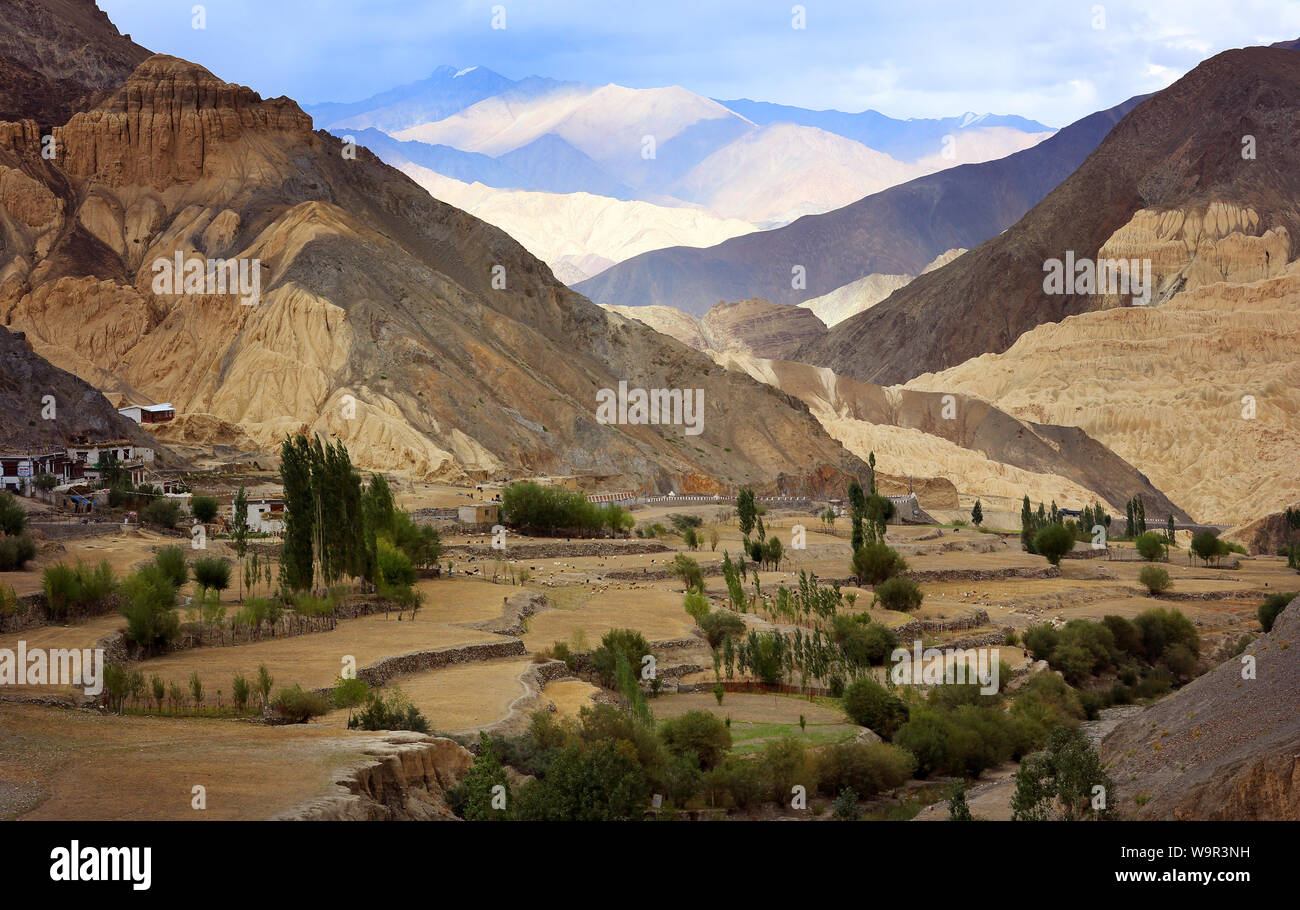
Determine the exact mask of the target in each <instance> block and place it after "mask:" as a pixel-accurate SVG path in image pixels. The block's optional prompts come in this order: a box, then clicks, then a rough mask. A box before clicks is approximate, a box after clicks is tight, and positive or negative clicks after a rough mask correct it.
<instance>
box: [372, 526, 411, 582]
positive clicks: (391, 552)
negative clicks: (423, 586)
mask: <svg viewBox="0 0 1300 910" xmlns="http://www.w3.org/2000/svg"><path fill="white" fill-rule="evenodd" d="M375 556H376V559H377V561H378V565H379V578H380V580H381V581H382V582H383V583H384V584H386V585H399V586H400V585H407V586H409V585H413V584H415V567H414V566H412V565H411V559H410V557H409V556H407V555H406V554H405V553H403V552H402V551H401V550H399V549H398V548H397V547H396V546H394V545H393V544H391V543H389V542H388V541H387V540H386V539H385V538H382V537H381V538H379V539H378V540H377V541H375Z"/></svg>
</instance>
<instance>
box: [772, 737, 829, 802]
mask: <svg viewBox="0 0 1300 910" xmlns="http://www.w3.org/2000/svg"><path fill="white" fill-rule="evenodd" d="M761 761H762V762H763V766H764V768H766V770H767V773H768V775H769V780H770V782H771V787H772V790H771V792H772V799H773V800H774V801H775V802H777V803H781V804H784V805H787V806H788V805H790V797H791V791H792V790H793V789H794V785H795V784H800V785H802V786H803V787H805V788H806V789H807V790H808V792H812V791H814V790H816V789H817V767H816V765H815V764H814V762H813V760H812V755H811V754H810V752H809V750H808V747H807V746H806V745H805V744H804V743H803V742H802V741H801V740H798V739H795V738H794V737H793V736H779V737H776V738H775V739H769V740H768V741H767V742H766V743H764V744H763V752H762V758H761Z"/></svg>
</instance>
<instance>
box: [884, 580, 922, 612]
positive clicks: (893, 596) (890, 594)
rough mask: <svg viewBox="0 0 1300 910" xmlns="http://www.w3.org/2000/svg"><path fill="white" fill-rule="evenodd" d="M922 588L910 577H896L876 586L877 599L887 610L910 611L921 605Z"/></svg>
mask: <svg viewBox="0 0 1300 910" xmlns="http://www.w3.org/2000/svg"><path fill="white" fill-rule="evenodd" d="M923 596H924V595H922V594H921V588H920V586H919V585H917V583H916V582H914V581H912V579H910V578H902V577H894V578H889V579H886V580H885V581H883V582H881V583H880V584H879V585H877V586H876V600H877V601H878V602H879V603H880V605H881V606H882V607H884V608H885V609H886V610H897V611H898V612H899V613H910V612H912V611H913V610H915V609H916V608H917V607H919V606H921V598H922V597H923Z"/></svg>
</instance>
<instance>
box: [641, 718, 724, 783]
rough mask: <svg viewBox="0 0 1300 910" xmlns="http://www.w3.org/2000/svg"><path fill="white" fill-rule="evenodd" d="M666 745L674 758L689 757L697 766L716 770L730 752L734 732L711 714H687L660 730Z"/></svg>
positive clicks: (667, 722)
mask: <svg viewBox="0 0 1300 910" xmlns="http://www.w3.org/2000/svg"><path fill="white" fill-rule="evenodd" d="M659 735H660V736H661V737H662V738H663V741H664V745H665V746H666V747H667V749H668V751H669V752H670V753H672V754H673V755H690V756H692V758H693V759H694V761H695V762H696V764H697V766H698V767H699V768H700V769H702V770H704V771H708V770H710V769H712V768H716V767H717V766H718V765H720V764H721V763H722V760H723V759H724V758H726V757H727V753H728V752H729V751H730V750H731V731H730V730H729V729H728V728H727V725H726V723H725V722H724V721H723V720H722V718H720V717H718V716H717V715H715V714H712V713H710V712H708V711H687V712H686V713H685V714H682V715H681V716H679V717H674V718H672V719H670V720H666V721H664V722H663V724H661V725H660V727H659Z"/></svg>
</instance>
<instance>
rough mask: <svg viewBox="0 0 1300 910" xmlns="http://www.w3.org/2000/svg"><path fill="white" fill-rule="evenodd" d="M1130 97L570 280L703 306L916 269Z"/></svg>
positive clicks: (1051, 177)
mask: <svg viewBox="0 0 1300 910" xmlns="http://www.w3.org/2000/svg"><path fill="white" fill-rule="evenodd" d="M1139 101H1141V99H1140V98H1133V99H1130V100H1128V101H1126V102H1124V103H1123V104H1120V105H1117V106H1115V107H1113V108H1111V109H1110V110H1107V111H1102V112H1100V113H1097V114H1092V115H1090V116H1088V117H1085V118H1083V119H1082V120H1080V121H1078V122H1076V123H1073V124H1071V125H1070V126H1068V127H1066V128H1065V129H1063V130H1061V131H1060V132H1058V133H1056V134H1055V135H1053V136H1052V137H1050V138H1049V139H1046V140H1044V141H1043V142H1041V143H1039V144H1037V145H1035V146H1033V147H1032V148H1028V149H1025V150H1023V151H1020V152H1017V153H1015V154H1012V155H1008V156H1007V157H1005V158H999V159H998V160H995V161H986V162H983V163H979V164H967V165H962V166H960V167H954V168H950V169H948V170H945V171H941V172H939V173H937V174H930V175H927V176H924V177H919V178H917V179H915V180H911V181H909V182H907V183H904V184H901V185H899V186H894V187H890V188H889V189H886V190H884V191H882V192H878V193H875V194H873V195H870V196H867V197H866V198H864V199H860V200H858V201H856V202H854V203H852V204H850V205H847V206H845V207H843V208H839V209H836V210H834V211H830V212H826V213H824V214H820V215H811V216H809V217H806V218H800V219H799V220H797V221H795V222H794V223H793V224H790V225H787V226H786V227H783V228H780V229H778V230H772V231H764V232H762V233H755V234H749V235H746V236H744V237H738V238H735V239H734V240H728V241H726V242H724V243H722V244H719V245H718V246H715V247H710V248H708V249H688V248H684V247H677V248H673V249H665V250H659V251H657V252H653V253H646V254H644V255H641V256H637V257H634V258H632V259H629V260H627V261H626V262H623V263H620V264H619V265H617V266H615V267H612V268H610V269H607V270H606V271H604V272H602V273H601V274H600V275H597V276H596V277H594V278H591V279H589V280H587V281H585V282H583V283H581V284H579V285H578V286H577V290H579V291H581V292H582V293H584V294H586V295H587V296H588V297H590V298H591V299H592V300H594V301H596V302H597V303H601V304H607V305H610V306H646V305H653V304H661V305H671V306H677V307H679V308H681V309H683V310H686V311H687V312H688V313H693V314H696V315H701V314H703V313H704V312H706V311H707V310H708V309H709V308H710V307H711V306H713V305H714V304H715V303H717V302H718V301H719V300H737V299H742V298H747V297H762V298H764V299H766V300H770V301H772V302H773V303H789V304H797V303H803V302H804V301H807V300H810V299H812V298H814V297H820V296H822V295H824V294H828V293H830V292H831V291H834V290H835V289H837V288H840V287H843V286H844V285H846V284H849V283H850V282H853V281H856V280H858V279H859V278H863V277H865V276H867V275H870V274H873V273H876V274H882V275H916V274H919V273H920V272H921V271H922V270H923V269H924V268H925V267H926V265H928V264H929V263H930V262H931V261H932V260H934V258H935V257H936V256H939V255H941V254H942V253H944V252H946V251H948V250H951V249H973V248H975V247H977V246H979V245H980V244H981V243H983V242H984V241H986V240H988V239H989V238H990V237H994V236H996V235H997V234H999V233H1000V232H1002V231H1004V230H1006V229H1007V228H1009V227H1010V226H1011V225H1013V224H1015V223H1016V222H1017V221H1018V220H1019V219H1020V218H1021V217H1022V216H1023V215H1024V214H1025V213H1026V212H1027V211H1029V210H1030V209H1031V208H1033V206H1034V205H1036V204H1037V203H1038V202H1039V200H1041V199H1042V198H1043V197H1044V196H1046V195H1047V194H1048V193H1049V192H1051V190H1052V189H1053V188H1054V187H1055V186H1056V185H1057V184H1059V183H1060V182H1061V181H1062V180H1064V179H1065V178H1066V177H1068V176H1069V175H1070V174H1071V173H1072V172H1073V171H1074V169H1075V168H1077V167H1078V166H1079V165H1080V164H1081V163H1082V162H1083V160H1084V159H1085V158H1087V157H1088V155H1089V154H1090V153H1091V152H1092V150H1093V149H1094V148H1096V147H1097V145H1098V144H1099V143H1100V142H1101V141H1102V139H1104V138H1105V137H1106V134H1107V133H1108V132H1109V131H1110V129H1111V127H1112V126H1114V125H1115V124H1116V123H1117V122H1119V120H1120V118H1121V117H1123V116H1124V115H1125V114H1126V113H1128V112H1129V111H1130V110H1132V108H1133V107H1134V106H1135V105H1137V103H1138V102H1139Z"/></svg>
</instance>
